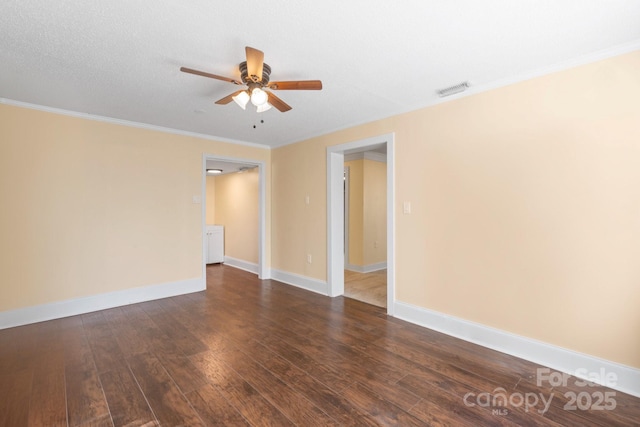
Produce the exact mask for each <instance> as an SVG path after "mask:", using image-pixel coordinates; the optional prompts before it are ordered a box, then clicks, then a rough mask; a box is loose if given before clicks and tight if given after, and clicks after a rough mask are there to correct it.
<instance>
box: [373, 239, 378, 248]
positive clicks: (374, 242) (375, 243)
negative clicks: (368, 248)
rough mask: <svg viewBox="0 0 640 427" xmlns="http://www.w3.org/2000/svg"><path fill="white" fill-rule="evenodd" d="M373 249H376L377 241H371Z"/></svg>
mask: <svg viewBox="0 0 640 427" xmlns="http://www.w3.org/2000/svg"><path fill="white" fill-rule="evenodd" d="M373 247H374V248H377V247H378V241H377V240H374V241H373Z"/></svg>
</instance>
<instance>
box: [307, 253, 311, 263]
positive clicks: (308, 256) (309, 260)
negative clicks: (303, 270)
mask: <svg viewBox="0 0 640 427" xmlns="http://www.w3.org/2000/svg"><path fill="white" fill-rule="evenodd" d="M307 263H309V264H311V254H307Z"/></svg>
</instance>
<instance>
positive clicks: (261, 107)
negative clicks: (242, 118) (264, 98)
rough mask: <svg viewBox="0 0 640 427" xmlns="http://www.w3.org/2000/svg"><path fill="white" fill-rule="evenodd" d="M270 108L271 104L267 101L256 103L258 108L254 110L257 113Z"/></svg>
mask: <svg viewBox="0 0 640 427" xmlns="http://www.w3.org/2000/svg"><path fill="white" fill-rule="evenodd" d="M270 109H271V104H269V103H268V102H265V103H264V104H262V105H258V108H257V109H256V111H257V112H258V113H264V112H265V111H268V110H270Z"/></svg>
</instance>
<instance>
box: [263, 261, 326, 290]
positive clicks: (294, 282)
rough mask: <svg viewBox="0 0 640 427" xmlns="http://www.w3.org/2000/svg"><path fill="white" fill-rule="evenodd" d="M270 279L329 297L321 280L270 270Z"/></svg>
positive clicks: (324, 283)
mask: <svg viewBox="0 0 640 427" xmlns="http://www.w3.org/2000/svg"><path fill="white" fill-rule="evenodd" d="M271 278H272V279H273V280H277V281H279V282H282V283H286V284H287V285H291V286H295V287H297V288H302V289H306V290H308V291H312V292H315V293H318V294H322V295H329V285H327V282H325V281H323V280H318V279H313V278H311V277H306V276H301V275H299V274H294V273H288V272H286V271H281V270H276V269H273V268H272V269H271Z"/></svg>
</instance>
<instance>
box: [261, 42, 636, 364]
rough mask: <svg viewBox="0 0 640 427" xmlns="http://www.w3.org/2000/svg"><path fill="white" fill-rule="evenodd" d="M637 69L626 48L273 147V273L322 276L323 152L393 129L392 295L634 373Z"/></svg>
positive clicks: (323, 225) (324, 276)
mask: <svg viewBox="0 0 640 427" xmlns="http://www.w3.org/2000/svg"><path fill="white" fill-rule="evenodd" d="M639 69H640V52H634V53H631V54H627V55H623V56H619V57H616V58H611V59H608V60H604V61H600V62H597V63H593V64H589V65H585V66H580V67H577V68H573V69H570V70H567V71H563V72H558V73H555V74H552V75H548V76H544V77H539V78H536V79H532V80H529V81H525V82H522V83H518V84H514V85H511V86H507V87H504V88H500V89H497V90H492V91H488V92H484V93H480V94H477V95H472V96H468V97H465V98H462V99H459V100H456V101H451V102H447V103H444V104H440V105H437V106H434V107H430V108H425V109H422V110H419V111H414V112H411V113H408V114H403V115H400V116H396V117H392V118H389V119H385V120H381V121H377V122H374V123H370V124H366V125H362V126H358V127H354V128H350V129H346V130H343V131H339V132H335V133H332V134H329V135H325V136H321V137H318V138H313V139H311V140H308V141H304V142H302V143H298V144H293V145H288V146H284V147H281V148H278V149H275V150H273V152H272V165H273V180H272V184H273V198H272V203H273V206H272V212H273V222H272V231H273V232H274V235H277V236H278V239H277V240H274V242H273V247H272V256H273V262H272V265H273V267H275V268H278V269H282V270H286V271H289V272H292V273H298V274H303V275H306V276H310V277H313V278H317V279H321V280H325V279H326V147H327V146H330V145H336V144H341V143H345V142H349V141H355V140H361V139H364V138H368V137H372V136H376V135H381V134H385V133H389V132H394V133H395V148H396V149H395V156H396V160H395V162H396V165H397V168H396V176H395V180H396V181H395V182H396V184H395V185H396V187H395V193H396V206H395V213H396V226H395V232H396V257H397V260H396V294H397V299H398V300H399V301H404V302H407V303H410V304H414V305H417V306H421V307H425V308H429V309H432V310H436V311H438V312H441V313H446V314H450V315H453V316H457V317H460V318H463V319H468V320H471V321H474V322H478V323H481V324H484V325H488V326H492V327H496V328H499V329H502V330H505V331H510V332H513V333H516V334H519V335H523V336H526V337H530V338H533V339H537V340H541V341H544V342H547V343H551V344H555V345H558V346H561V347H565V348H568V349H572V350H575V351H578V352H582V353H586V354H590V355H593V356H597V357H602V358H604V359H608V360H611V361H615V362H619V363H622V364H626V365H629V366H633V367H640V339H639V338H638V337H640V310H638V306H639V303H640V286H638V278H639V276H638V259H640V167H638V165H640V143H639V141H640V102H638V99H640V80H639V79H638V77H637V76H638V70H639ZM305 195H309V196H310V198H311V201H312V204H311V205H312V206H311V207H309V206H307V205H305V204H304V197H305ZM403 201H410V202H411V203H412V213H411V214H403V213H402V209H401V207H402V202H403ZM307 251H313V254H314V263H313V264H312V265H308V264H305V263H304V254H305V253H306V252H307Z"/></svg>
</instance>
